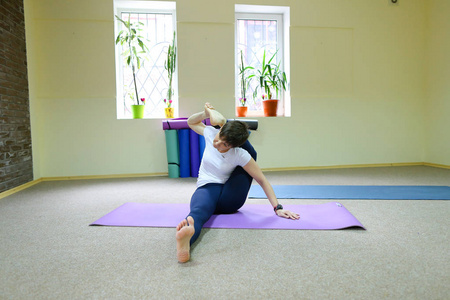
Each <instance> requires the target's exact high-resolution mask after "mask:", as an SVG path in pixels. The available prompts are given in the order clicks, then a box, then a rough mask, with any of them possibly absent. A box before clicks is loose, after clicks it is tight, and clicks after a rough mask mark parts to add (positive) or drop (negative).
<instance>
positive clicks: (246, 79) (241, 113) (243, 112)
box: [236, 50, 255, 117]
mask: <svg viewBox="0 0 450 300" xmlns="http://www.w3.org/2000/svg"><path fill="white" fill-rule="evenodd" d="M247 70H254V68H253V67H251V66H247V67H245V66H244V57H243V54H242V50H241V63H240V65H239V76H240V83H239V85H240V87H241V97H240V98H239V106H237V107H236V113H237V116H238V117H246V116H247V109H248V107H247V106H245V105H246V104H247V90H248V87H249V85H250V82H251V80H252V78H253V77H254V76H255V75H254V74H250V75H249V76H247V75H246V73H245V72H246V71H247Z"/></svg>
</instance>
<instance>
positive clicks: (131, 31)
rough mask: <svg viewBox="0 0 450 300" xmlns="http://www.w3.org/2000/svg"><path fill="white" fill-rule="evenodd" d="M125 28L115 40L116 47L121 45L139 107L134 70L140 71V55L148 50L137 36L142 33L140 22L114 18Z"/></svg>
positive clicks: (139, 36)
mask: <svg viewBox="0 0 450 300" xmlns="http://www.w3.org/2000/svg"><path fill="white" fill-rule="evenodd" d="M116 18H117V20H118V21H120V22H121V23H122V24H123V25H124V26H125V28H124V29H123V30H121V31H120V32H119V34H118V35H117V38H116V45H117V44H119V43H120V44H121V45H122V47H123V49H124V51H123V52H122V55H123V56H124V57H125V62H126V64H127V65H128V66H131V70H132V72H133V83H134V91H135V94H136V101H137V105H139V96H138V89H137V85H136V68H137V69H140V68H141V66H142V64H143V63H144V61H143V57H142V56H141V55H142V54H147V53H148V51H149V49H148V47H147V46H146V45H145V43H144V37H143V36H141V35H140V34H139V32H140V31H142V28H141V26H143V25H144V24H143V23H141V22H137V23H131V21H130V16H128V21H124V20H122V19H121V18H120V17H118V16H116Z"/></svg>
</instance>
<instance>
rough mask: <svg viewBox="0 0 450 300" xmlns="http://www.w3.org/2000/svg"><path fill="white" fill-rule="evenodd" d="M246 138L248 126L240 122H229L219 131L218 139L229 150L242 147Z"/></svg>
mask: <svg viewBox="0 0 450 300" xmlns="http://www.w3.org/2000/svg"><path fill="white" fill-rule="evenodd" d="M248 136H249V133H248V126H247V124H246V123H244V122H241V121H229V122H227V123H225V125H223V126H222V128H221V129H220V131H219V139H220V140H222V141H223V142H224V143H225V144H226V145H227V146H229V147H230V148H233V147H239V146H242V144H244V143H245V142H246V141H247V139H248Z"/></svg>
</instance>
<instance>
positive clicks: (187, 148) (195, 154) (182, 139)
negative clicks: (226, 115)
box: [162, 118, 258, 178]
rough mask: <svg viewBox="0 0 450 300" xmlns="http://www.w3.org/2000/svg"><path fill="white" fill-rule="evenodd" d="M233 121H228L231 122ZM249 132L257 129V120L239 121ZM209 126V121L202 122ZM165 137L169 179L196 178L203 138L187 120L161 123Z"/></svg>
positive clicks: (203, 143)
mask: <svg viewBox="0 0 450 300" xmlns="http://www.w3.org/2000/svg"><path fill="white" fill-rule="evenodd" d="M233 120H235V119H229V120H228V121H233ZM240 121H243V122H245V123H247V125H248V126H249V129H250V130H256V129H257V128H258V121H257V120H240ZM203 122H204V123H205V124H206V125H211V123H210V122H209V119H206V120H204V121H203ZM162 125H163V130H164V133H165V136H166V150H167V164H168V171H169V177H170V178H178V177H198V170H199V168H200V162H201V160H202V156H203V150H204V149H205V138H204V137H203V136H201V135H198V134H197V133H196V132H194V131H193V130H192V129H190V128H189V125H188V124H187V118H178V119H167V120H163V121H162Z"/></svg>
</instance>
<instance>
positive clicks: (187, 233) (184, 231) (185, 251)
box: [176, 216, 195, 263]
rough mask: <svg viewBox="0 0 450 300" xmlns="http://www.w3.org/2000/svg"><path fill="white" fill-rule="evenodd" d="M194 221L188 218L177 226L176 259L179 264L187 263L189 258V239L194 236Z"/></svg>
mask: <svg viewBox="0 0 450 300" xmlns="http://www.w3.org/2000/svg"><path fill="white" fill-rule="evenodd" d="M194 233H195V229H194V219H193V218H192V217H191V216H189V217H187V221H186V219H185V220H183V221H181V222H180V224H178V226H177V234H176V238H177V258H178V261H179V262H182V263H184V262H187V261H188V260H189V258H190V250H191V245H190V241H191V237H192V236H193V235H194Z"/></svg>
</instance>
